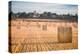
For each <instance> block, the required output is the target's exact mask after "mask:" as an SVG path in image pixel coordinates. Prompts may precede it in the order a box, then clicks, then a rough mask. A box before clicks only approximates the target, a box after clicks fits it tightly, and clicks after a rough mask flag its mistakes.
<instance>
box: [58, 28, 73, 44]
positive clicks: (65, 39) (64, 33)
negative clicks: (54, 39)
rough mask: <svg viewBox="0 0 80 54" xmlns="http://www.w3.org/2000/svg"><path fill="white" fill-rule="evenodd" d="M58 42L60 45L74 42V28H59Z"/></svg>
mask: <svg viewBox="0 0 80 54" xmlns="http://www.w3.org/2000/svg"><path fill="white" fill-rule="evenodd" d="M58 40H59V42H60V43H71V42H72V28H71V27H59V28H58Z"/></svg>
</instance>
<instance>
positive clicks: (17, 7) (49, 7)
mask: <svg viewBox="0 0 80 54" xmlns="http://www.w3.org/2000/svg"><path fill="white" fill-rule="evenodd" d="M11 9H12V11H13V12H14V13H18V12H26V13H28V12H33V11H35V10H36V12H38V13H43V12H45V11H46V12H52V13H57V14H72V15H75V14H77V13H78V6H77V5H68V4H53V3H37V2H22V1H12V8H11Z"/></svg>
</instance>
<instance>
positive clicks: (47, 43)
mask: <svg viewBox="0 0 80 54" xmlns="http://www.w3.org/2000/svg"><path fill="white" fill-rule="evenodd" d="M59 27H64V28H66V27H71V28H72V34H71V35H72V42H67V43H66V42H63V43H61V42H59V38H58V36H59V35H58V28H59ZM77 27H78V26H77V23H76V22H68V21H62V20H46V19H16V20H11V21H10V22H9V33H10V34H9V51H10V52H36V51H52V50H66V49H77V48H78V40H77V39H78V28H77ZM67 34H68V35H69V34H70V33H67ZM67 34H65V35H67ZM66 38H67V39H68V40H69V39H71V38H69V37H66Z"/></svg>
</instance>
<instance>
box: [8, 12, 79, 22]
mask: <svg viewBox="0 0 80 54" xmlns="http://www.w3.org/2000/svg"><path fill="white" fill-rule="evenodd" d="M9 17H10V18H11V19H17V18H21V19H29V18H33V19H35V18H37V19H38V18H39V19H60V20H72V21H78V15H77V14H75V15H71V14H62V15H58V14H56V13H51V12H43V13H36V14H35V13H34V12H28V13H26V12H18V13H13V12H9Z"/></svg>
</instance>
